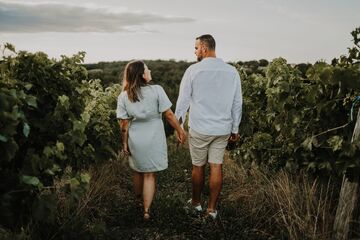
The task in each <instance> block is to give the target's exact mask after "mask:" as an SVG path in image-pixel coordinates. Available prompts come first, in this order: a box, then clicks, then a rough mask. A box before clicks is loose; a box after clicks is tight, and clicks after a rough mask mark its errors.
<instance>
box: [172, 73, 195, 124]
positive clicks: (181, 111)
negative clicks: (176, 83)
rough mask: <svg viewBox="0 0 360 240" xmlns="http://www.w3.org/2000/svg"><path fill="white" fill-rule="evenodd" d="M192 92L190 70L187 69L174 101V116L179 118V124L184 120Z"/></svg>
mask: <svg viewBox="0 0 360 240" xmlns="http://www.w3.org/2000/svg"><path fill="white" fill-rule="evenodd" d="M191 93H192V87H191V79H190V72H189V69H187V70H186V71H185V73H184V76H183V78H182V80H181V83H180V90H179V97H178V100H177V102H176V110H175V116H176V118H177V119H179V122H180V124H183V123H184V121H185V116H186V112H187V111H188V109H189V106H190V98H191Z"/></svg>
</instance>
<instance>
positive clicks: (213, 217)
mask: <svg viewBox="0 0 360 240" xmlns="http://www.w3.org/2000/svg"><path fill="white" fill-rule="evenodd" d="M208 214H209V216H210V217H211V218H212V219H214V220H215V219H216V218H217V215H218V211H217V210H215V211H214V212H208Z"/></svg>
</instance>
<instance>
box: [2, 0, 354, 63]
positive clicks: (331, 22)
mask: <svg viewBox="0 0 360 240" xmlns="http://www.w3.org/2000/svg"><path fill="white" fill-rule="evenodd" d="M359 9H360V1H359V0H312V1H310V0H302V1H295V0H252V1H245V0H223V1H210V0H182V1H171V0H153V1H148V0H123V1H119V0H102V1H96V0H61V1H60V0H59V1H55V0H54V1H52V0H27V1H18V0H15V1H14V0H7V1H4V0H0V44H3V43H5V42H10V43H12V44H14V45H15V47H16V49H17V50H28V51H32V52H34V51H43V52H46V53H47V54H48V55H49V56H50V57H55V58H58V57H59V56H60V55H72V54H74V53H76V52H78V51H85V52H86V53H87V55H86V58H85V62H98V61H116V60H131V59H145V60H147V59H175V60H187V61H195V55H194V39H195V38H196V37H197V36H199V35H201V34H205V33H210V34H212V35H213V36H214V37H215V39H216V41H217V56H218V57H220V58H223V59H224V60H225V61H239V60H241V61H246V60H254V59H255V60H259V59H262V58H265V59H267V60H272V59H273V58H276V57H280V56H281V57H284V58H286V59H287V60H288V62H290V63H300V62H311V63H313V62H315V61H317V60H326V61H327V62H330V61H331V59H332V58H334V57H339V56H340V55H341V54H344V53H346V52H347V47H350V46H351V45H352V42H351V35H350V32H351V31H352V30H354V29H355V28H356V27H360V11H359Z"/></svg>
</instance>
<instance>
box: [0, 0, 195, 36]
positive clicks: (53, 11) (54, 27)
mask: <svg viewBox="0 0 360 240" xmlns="http://www.w3.org/2000/svg"><path fill="white" fill-rule="evenodd" d="M193 21H195V20H194V19H192V18H188V17H176V16H164V15H160V14H154V13H145V12H142V11H130V10H128V9H127V8H110V7H98V6H96V5H93V4H91V5H89V4H86V5H82V6H79V5H70V4H63V3H50V2H45V3H38V4H34V3H24V2H16V1H15V2H8V1H0V32H2V33H26V32H27V33H36V32H129V31H138V30H139V31H142V32H143V31H144V30H146V29H147V28H146V25H148V24H168V23H184V22H193ZM146 31H156V30H146Z"/></svg>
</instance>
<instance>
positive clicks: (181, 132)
mask: <svg viewBox="0 0 360 240" xmlns="http://www.w3.org/2000/svg"><path fill="white" fill-rule="evenodd" d="M176 138H177V140H178V142H179V143H180V144H184V143H185V141H186V133H185V131H184V130H183V129H182V128H180V129H179V130H178V131H176Z"/></svg>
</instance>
